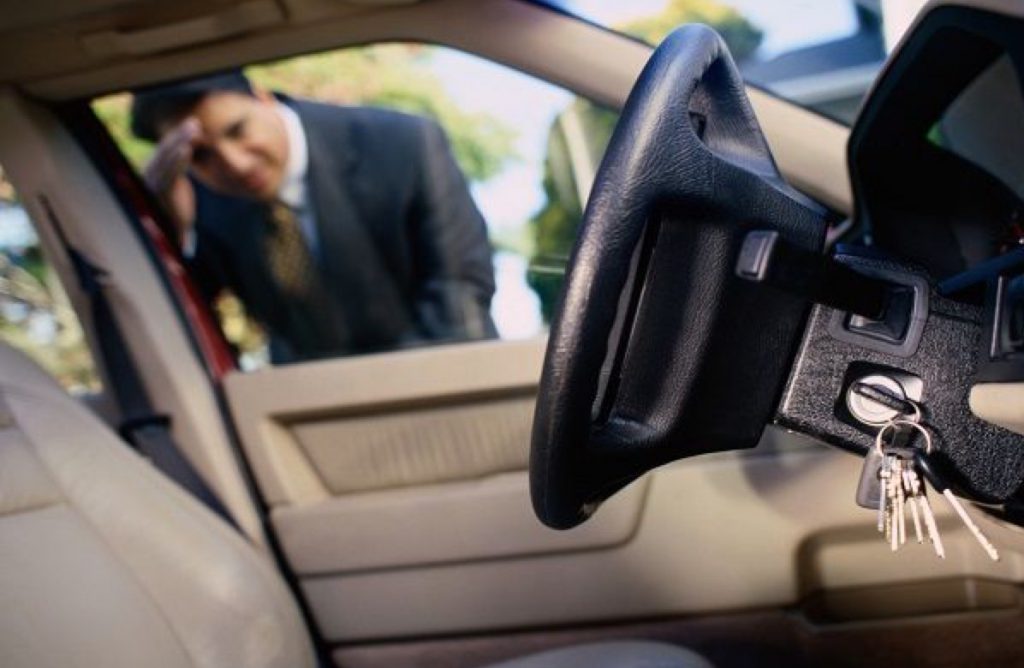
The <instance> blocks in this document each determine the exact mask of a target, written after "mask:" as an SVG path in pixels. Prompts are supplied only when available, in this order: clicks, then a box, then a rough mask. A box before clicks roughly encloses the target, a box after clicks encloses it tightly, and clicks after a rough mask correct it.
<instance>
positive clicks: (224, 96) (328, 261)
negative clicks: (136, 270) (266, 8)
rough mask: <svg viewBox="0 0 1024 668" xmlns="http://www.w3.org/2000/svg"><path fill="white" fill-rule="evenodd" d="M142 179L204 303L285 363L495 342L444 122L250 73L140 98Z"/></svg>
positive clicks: (489, 270)
mask: <svg viewBox="0 0 1024 668" xmlns="http://www.w3.org/2000/svg"><path fill="white" fill-rule="evenodd" d="M132 130H133V132H134V133H135V134H136V135H138V136H139V137H142V138H144V139H149V140H151V141H159V145H158V148H157V151H156V153H155V156H154V158H153V159H152V160H151V162H150V164H149V165H148V166H147V168H146V170H145V174H144V177H145V179H146V181H147V183H148V184H149V185H150V187H151V188H153V190H154V192H156V194H157V196H158V197H159V198H160V199H161V200H162V201H163V203H164V205H165V208H166V209H167V211H168V212H169V215H171V216H172V217H173V218H174V219H175V222H176V223H177V225H178V229H179V230H180V231H181V242H182V250H183V254H184V256H185V258H186V260H187V261H188V265H189V266H190V268H191V269H192V273H193V275H194V277H195V278H196V280H197V281H198V283H199V285H200V287H201V289H202V290H203V291H204V293H205V294H206V296H207V297H208V298H209V299H213V298H215V297H216V296H217V295H218V294H219V293H220V292H221V291H222V290H224V289H229V290H231V291H232V292H234V293H235V294H236V295H237V297H238V298H239V299H240V300H241V301H242V303H243V304H244V305H245V307H246V309H247V310H248V312H249V313H250V315H252V316H253V317H254V318H255V319H256V320H257V321H258V322H260V323H261V324H262V325H263V326H264V327H265V328H267V330H268V331H269V333H270V336H271V359H272V361H274V362H276V363H279V362H290V361H298V360H305V359H315V358H322V357H328V356H334V355H344V354H353V353H362V352H373V351H379V350H387V349H393V348H396V347H408V346H414V345H419V344H423V343H426V342H431V341H455V340H466V339H481V338H488V337H493V336H495V328H494V324H493V322H492V321H491V318H490V315H489V307H490V301H491V296H492V295H493V293H494V276H493V267H492V264H491V247H490V245H489V243H488V240H487V233H486V229H485V225H484V221H483V218H482V217H481V215H480V213H479V211H478V210H477V208H476V206H475V205H474V204H473V201H472V199H471V197H470V195H469V191H468V189H467V185H466V182H465V179H464V177H463V175H462V173H461V171H460V170H459V168H458V166H457V165H456V164H455V161H454V160H453V158H452V155H451V151H450V149H449V146H448V142H447V139H446V138H445V135H444V132H443V131H442V130H441V128H440V127H439V126H438V125H437V124H436V123H434V122H432V121H429V120H426V119H423V118H419V117H415V116H409V115H406V114H400V113H397V112H392V111H385V110H380V109H369V108H355V107H339V106H334V105H326V104H320V103H316V102H311V101H306V100H298V99H291V98H288V97H285V96H280V95H278V96H274V95H271V94H268V93H266V92H264V91H261V90H259V89H256V88H254V87H253V86H252V85H251V84H250V83H249V81H248V80H247V79H245V77H243V76H242V75H241V74H240V73H229V74H223V75H216V76H212V77H206V78H203V79H196V80H192V81H189V82H185V83H182V84H176V85H171V86H164V87H159V88H153V89H148V90H146V91H142V92H140V93H138V94H137V95H136V96H135V98H134V100H133V105H132Z"/></svg>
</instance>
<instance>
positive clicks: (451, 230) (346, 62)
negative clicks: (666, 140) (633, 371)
mask: <svg viewBox="0 0 1024 668" xmlns="http://www.w3.org/2000/svg"><path fill="white" fill-rule="evenodd" d="M244 73H245V75H246V76H247V77H248V79H249V80H250V81H251V82H252V83H253V84H254V85H255V86H256V87H257V88H258V89H260V90H265V91H273V92H275V93H276V94H278V95H279V98H278V102H283V103H284V104H285V105H286V106H290V107H291V108H293V110H295V111H297V112H298V116H299V120H300V123H301V125H302V127H303V128H304V129H305V130H306V138H307V142H308V144H309V145H308V151H307V154H306V164H307V169H308V171H307V173H306V175H307V176H306V182H307V186H308V188H307V190H306V201H307V203H308V204H310V205H311V206H310V207H309V208H311V209H314V211H312V214H311V215H308V214H307V213H304V211H303V210H302V208H301V207H300V208H299V209H294V208H292V209H293V212H294V211H298V215H297V216H296V219H295V220H293V221H291V222H286V223H281V225H284V226H287V227H289V229H293V230H294V231H293V232H292V233H291V235H292V237H294V238H295V239H299V240H301V241H303V242H304V243H303V244H302V246H304V247H305V250H303V249H301V248H298V246H299V244H290V243H288V242H284V241H281V242H280V243H277V242H274V243H277V246H276V250H273V251H268V250H267V243H270V242H268V241H267V240H266V238H268V237H269V236H273V237H274V238H275V239H277V238H278V234H277V233H276V232H274V233H269V232H265V233H263V237H264V238H263V240H262V241H261V240H259V239H258V238H257V237H260V234H257V233H255V232H253V230H254V229H255V227H253V226H255V225H257V223H258V224H259V225H262V226H266V225H267V223H266V222H265V221H257V223H252V225H251V226H249V227H246V226H244V225H243V224H242V223H240V222H239V223H237V224H235V223H233V220H234V219H236V218H237V220H238V221H241V220H243V219H246V220H248V218H246V216H247V215H248V214H247V213H246V212H245V211H244V209H245V207H244V206H241V205H238V206H236V204H238V202H237V201H235V202H234V203H233V204H231V205H230V206H229V205H227V204H224V201H223V199H218V200H217V202H216V203H217V206H215V207H213V206H211V207H207V208H205V209H204V206H205V203H202V204H201V205H200V207H199V208H200V210H204V211H216V212H217V213H216V215H217V216H218V221H216V224H217V225H220V226H221V227H222V228H223V229H221V230H219V231H218V233H217V236H216V237H213V236H209V235H208V236H207V237H204V236H203V234H192V235H186V236H191V237H192V238H186V239H183V240H182V243H183V248H185V250H186V251H188V250H189V246H190V244H192V243H195V242H196V240H197V239H198V246H197V247H196V248H194V250H195V252H196V254H197V256H199V255H200V254H201V253H203V252H206V251H210V250H213V251H216V253H215V255H217V254H219V255H217V257H218V258H219V259H217V260H216V261H215V264H219V266H218V267H214V268H213V269H215V270H216V271H218V272H221V274H222V275H221V276H219V280H220V281H221V282H222V283H224V284H226V285H227V287H228V288H229V289H227V290H222V291H219V293H218V295H217V296H216V298H215V299H213V298H211V301H212V303H213V305H214V307H215V309H216V311H217V313H218V315H219V317H220V320H221V322H222V325H223V329H224V333H225V335H226V337H227V338H228V339H229V341H230V342H231V343H232V344H233V345H234V346H235V347H236V349H237V350H238V352H239V359H240V362H241V365H242V367H243V368H255V367H258V366H261V365H262V364H265V363H266V362H268V361H269V362H274V363H276V362H288V361H300V360H303V359H316V358H323V357H334V356H339V355H347V354H358V353H371V352H382V351H387V350H394V349H401V348H407V347H415V346H418V345H427V344H435V343H453V342H460V341H465V340H475V339H487V338H492V337H494V336H498V337H500V338H503V339H520V338H528V337H532V336H536V335H539V334H542V333H543V332H544V331H545V330H546V327H547V324H548V322H549V321H550V317H551V315H552V312H553V310H554V306H555V302H556V300H557V297H558V292H559V290H560V287H561V283H562V275H563V273H564V270H565V264H566V260H567V258H568V255H569V252H570V249H571V247H572V244H573V242H574V240H575V237H576V233H577V229H578V226H579V222H580V218H581V216H582V210H583V206H584V204H585V202H586V197H587V194H588V191H589V188H590V184H591V182H592V180H593V177H594V172H595V170H596V167H597V164H598V163H599V162H600V159H601V156H602V154H603V152H604V147H605V145H606V143H607V141H608V139H609V137H610V134H611V129H612V127H613V126H614V123H615V119H616V114H615V113H613V112H611V111H609V110H607V109H604V108H602V107H599V106H597V105H595V104H593V103H591V102H589V101H587V100H585V99H582V98H579V97H577V96H575V95H573V94H572V93H570V92H568V91H566V90H564V89H561V88H559V87H556V86H553V85H551V84H548V83H546V82H543V81H541V80H538V79H536V78H534V77H531V76H528V75H525V74H522V73H520V72H517V71H514V70H512V69H510V68H507V67H504V66H501V65H498V64H495V63H493V62H490V61H487V60H484V59H481V58H479V57H476V56H472V55H468V54H465V53H462V52H459V51H455V50H452V49H447V48H444V47H438V46H424V45H417V44H384V45H373V46H368V47H358V48H348V49H342V50H338V51H333V52H329V53H322V54H315V55H310V56H303V57H299V58H292V59H289V60H286V61H281V62H276V63H270V64H265V65H260V66H253V67H248V68H245V70H244ZM203 99H204V100H206V101H209V100H210V99H211V97H209V96H208V97H205V98H203ZM309 101H315V102H316V103H319V104H320V105H329V106H309V105H308V104H307V103H308V102H309ZM132 105H133V98H132V96H131V95H130V94H121V95H114V96H109V97H106V98H103V99H99V100H96V101H94V105H93V107H94V109H95V110H96V112H97V114H98V116H99V117H100V118H101V120H103V121H104V122H105V124H106V125H107V127H108V129H109V130H110V132H111V134H112V136H113V138H114V139H115V140H116V141H117V143H118V144H119V146H120V147H121V149H122V151H123V153H124V154H125V155H126V157H127V158H128V159H129V161H130V162H132V163H133V165H134V166H135V167H136V168H137V169H138V170H139V172H140V173H142V174H143V175H144V176H145V175H146V174H147V167H151V166H152V164H153V163H152V160H153V158H154V144H153V143H152V142H147V141H144V140H141V139H139V138H138V137H137V136H136V134H137V133H133V129H132V121H133V118H135V117H136V116H139V115H140V114H139V111H138V109H139V107H138V103H136V107H135V108H134V112H135V113H134V115H133V107H132ZM337 106H341V107H344V108H345V110H346V111H343V112H341V115H336V112H335V109H336V108H337ZM367 110H385V112H383V115H381V113H377V112H375V111H367ZM391 111H397V112H400V113H401V114H404V116H402V117H395V116H394V115H393V114H390V113H389V112H391ZM345 114H347V116H346V115H345ZM313 117H316V118H315V119H314V120H311V119H313ZM409 119H413V120H411V121H410V120H409ZM421 119H426V120H425V121H423V120H421ZM207 120H208V119H206V117H204V118H203V122H204V123H206V122H207ZM210 122H215V121H210ZM321 125H322V127H321ZM307 126H308V127H307ZM382 127H383V128H384V130H383V131H381V128H382ZM437 127H439V128H440V132H435V130H434V129H433V128H437ZM353 128H357V129H354V130H353ZM136 130H138V128H136ZM350 130H351V131H352V132H353V133H354V134H352V135H350V136H346V137H343V138H342V139H341V140H338V138H337V136H336V134H338V133H340V134H343V135H344V134H346V133H348V132H349V131H350ZM218 131H221V134H220V135H218V138H217V139H216V141H214V142H212V143H211V142H206V135H205V134H204V139H203V142H205V143H203V142H201V143H203V146H202V150H203V151H204V153H203V154H202V155H200V156H199V158H200V159H201V160H202V161H203V162H201V163H197V162H196V159H197V156H196V155H195V154H193V155H192V167H191V168H190V170H191V173H192V174H193V176H194V177H195V178H193V183H196V182H197V179H198V177H196V175H197V174H198V175H199V176H202V175H203V170H207V169H209V170H211V172H215V173H216V174H219V175H220V176H221V177H222V176H224V175H225V174H229V176H232V175H233V176H238V174H235V173H232V172H231V171H230V169H237V170H239V172H240V173H241V177H239V178H238V179H236V180H235V181H234V182H231V180H230V179H226V180H224V181H219V182H211V183H212V186H211V189H212V190H218V189H219V190H218V192H217V194H218V195H222V194H224V193H225V192H228V191H230V190H231V189H232V188H235V192H234V194H233V199H234V200H245V199H246V198H247V197H248V199H250V200H251V199H256V197H255V196H254V195H253V196H250V195H252V193H254V192H255V190H253V191H251V192H245V193H242V195H239V194H238V192H239V189H241V190H242V191H244V190H245V188H246V187H247V186H253V187H257V186H259V185H261V179H262V178H263V176H261V172H260V170H259V168H252V170H251V173H248V172H246V171H245V170H246V169H249V168H250V163H247V162H246V161H247V160H249V159H250V158H252V161H253V163H258V162H259V160H258V158H259V151H258V150H256V151H254V152H251V154H250V155H248V156H247V155H246V154H245V151H244V150H239V151H237V152H235V153H232V151H235V148H237V147H241V146H245V142H246V138H245V136H244V134H245V133H246V132H250V133H256V130H255V129H253V128H245V127H242V128H234V129H233V128H232V127H231V126H230V123H229V124H227V125H225V126H223V128H218ZM204 132H205V130H204ZM232 132H238V133H241V135H240V138H239V139H238V140H237V141H236V140H235V139H234V138H233V137H232V135H231V133H232ZM162 136H163V137H166V136H167V135H166V134H165V135H162ZM339 141H340V143H338V142H339ZM233 143H234V148H233V147H232V144H233ZM253 145H255V146H256V147H257V149H258V148H260V147H261V146H262V145H260V144H259V143H258V142H255V143H254V144H253ZM267 146H271V145H270V144H269V143H268V144H267ZM387 147H392V148H387ZM421 149H422V150H421ZM393 152H399V153H401V155H393V154H392V153H393ZM266 153H267V154H272V153H273V149H272V147H271V148H268V150H267V151H266ZM288 155H291V154H290V153H289V154H288ZM253 156H255V157H253ZM356 156H358V157H356ZM217 161H220V163H219V166H218V162H217ZM231 161H237V164H232V163H231ZM284 163H287V159H285V160H284ZM325 165H326V166H325ZM285 167H287V164H286V165H285ZM229 168H230V169H229ZM266 171H267V173H269V172H270V170H266ZM282 172H287V169H284V168H283V169H282ZM314 172H315V173H316V176H314ZM327 172H329V173H330V174H331V178H330V179H325V178H324V174H325V173H327ZM217 178H220V177H217ZM247 179H248V180H247ZM284 183H287V181H284ZM197 187H198V188H199V189H200V190H202V189H203V188H205V187H206V182H205V181H203V182H199V183H198V186H197ZM336 190H342V191H344V193H343V194H344V196H342V197H337V196H336V195H337V194H338V193H337V192H335V191H336ZM287 192H288V190H287V188H286V187H284V186H283V187H282V188H280V189H278V190H276V191H275V193H276V194H275V195H274V197H275V198H276V197H278V196H279V195H282V193H287ZM210 199H211V201H212V200H213V199H214V198H210ZM324 202H327V204H324ZM317 207H320V208H322V209H326V210H328V211H327V213H326V214H325V213H324V211H317V210H315V209H316V208H317ZM290 208H291V207H290ZM470 209H475V210H476V211H478V214H477V213H474V212H473V211H471V210H470ZM198 218H202V215H199V216H198ZM339 218H340V219H339ZM479 218H482V220H483V221H484V223H485V225H486V238H484V236H483V235H482V234H481V235H479V237H478V236H477V234H476V232H475V231H474V225H475V223H474V221H475V220H478V219H479ZM250 222H251V221H250ZM209 223H210V221H208V220H200V222H199V225H202V224H209ZM232 225H235V226H234V227H232ZM239 225H241V227H239ZM275 225H278V223H272V224H270V226H271V228H273V229H274V230H277V229H283V228H282V227H279V226H278V227H275ZM211 227H212V226H211ZM226 230H227V231H226ZM230 230H235V232H231V231H230ZM238 230H242V231H241V232H238ZM204 239H205V242H206V249H205V251H204V250H203V249H202V248H200V247H199V246H202V245H203V243H204ZM487 243H489V244H490V246H491V248H492V249H493V254H491V251H490V250H488V249H486V248H485V247H484V248H482V247H481V244H484V245H485V246H486V244H487ZM289 248H295V249H296V250H294V251H291V250H288V249H289ZM293 252H294V253H298V254H299V255H301V256H303V257H304V256H305V255H306V254H308V255H309V257H310V258H312V259H311V260H310V261H311V262H312V263H314V264H315V266H317V267H318V270H317V271H316V272H313V273H314V274H316V275H315V276H312V279H313V280H314V282H319V284H320V285H318V286H314V290H313V291H314V292H316V291H319V293H320V294H319V296H308V295H309V292H308V286H307V288H303V287H301V286H302V285H303V284H304V283H306V282H307V281H308V279H309V278H310V276H308V275H307V276H305V278H303V277H302V276H292V277H291V278H288V279H287V280H286V281H284V279H281V278H280V277H279V276H278V274H275V273H274V268H273V266H271V265H274V264H275V263H277V264H281V265H284V266H290V265H289V263H288V262H285V261H281V262H279V261H278V260H277V259H275V258H278V257H279V256H285V257H291V256H292V255H293ZM262 255H265V256H266V257H264V258H263V259H262V260H260V259H258V258H257V256H262ZM229 256H230V257H229ZM296 257H298V255H297V256H296ZM488 258H491V260H490V262H488ZM293 264H294V263H293ZM300 264H301V263H300ZM488 265H490V266H488ZM197 266H198V265H197ZM439 267H440V268H439ZM209 270H210V267H205V268H203V269H202V271H209ZM202 271H197V272H196V274H195V277H197V278H199V279H204V276H203V275H202ZM300 273H301V272H300ZM283 275H284V274H281V276H283ZM257 277H259V280H257ZM467 277H469V278H467ZM204 280H205V279H204ZM261 281H262V283H261ZM282 281H284V282H282ZM474 281H475V283H474ZM489 281H490V282H493V296H491V297H490V299H489V307H488V308H487V310H486V312H485V313H484V316H486V317H484V316H480V315H479V314H477V315H474V313H475V312H476V311H478V310H479V305H480V304H481V303H486V302H487V298H486V294H484V296H483V297H481V294H483V293H489V292H490V290H491V289H492V288H489V287H487V286H486V285H485V286H484V287H483V288H479V287H476V288H474V287H470V289H464V288H465V285H460V282H462V283H463V284H473V285H476V286H479V285H483V284H486V283H487V282H489ZM285 283H293V284H294V285H299V286H300V287H299V288H296V292H294V293H292V294H293V295H299V296H298V297H297V298H292V299H287V298H283V299H276V300H275V303H273V304H269V303H267V302H268V301H270V300H269V299H268V295H269V293H270V292H275V291H276V292H279V293H281V294H284V293H286V292H287V291H281V290H277V289H276V288H267V290H264V291H261V290H260V287H259V286H260V285H269V286H273V285H278V286H279V285H284V284H285ZM235 287H237V289H230V288H235ZM325 293H328V294H329V295H333V294H337V295H343V296H340V297H338V298H339V299H342V300H345V303H344V304H343V307H344V309H345V312H344V313H343V314H341V316H340V317H338V318H332V317H331V314H330V313H328V314H326V315H325V314H324V311H328V310H330V309H328V308H321V306H322V305H323V304H324V303H325V302H324V301H323V300H325V299H326V300H329V299H331V298H332V297H331V296H328V297H324V296H323V295H324V294H325ZM353 295H358V297H353ZM318 300H319V301H318ZM297 302H305V305H304V306H303V305H298V304H297ZM353 302H358V303H353ZM399 305H404V306H399ZM285 311H287V313H285ZM309 312H317V313H319V314H320V316H318V317H321V321H320V322H314V323H311V324H310V323H307V322H305V320H304V319H305V318H306V315H305V314H308V313H309ZM453 314H454V315H453ZM453 321H455V322H456V323H457V324H456V325H455V326H452V325H451V323H452V322H453ZM307 325H308V327H307ZM304 327H307V329H316V328H317V327H320V328H321V329H327V330H330V331H332V332H341V333H340V334H339V340H341V341H342V342H341V343H338V342H337V341H333V340H332V341H328V342H327V343H322V342H320V341H317V340H316V338H315V336H312V335H311V336H309V337H308V338H306V339H303V338H302V337H303V336H304V335H305V334H308V331H303V328H304ZM289 328H291V329H289ZM284 330H287V334H288V336H287V337H282V336H278V333H279V332H281V331H284ZM345 330H348V331H345ZM381 331H382V332H384V334H383V335H381V336H380V337H379V340H377V341H374V340H372V338H373V336H376V333H377V332H381ZM286 338H287V339H290V340H286V341H281V339H286ZM332 346H333V347H332Z"/></svg>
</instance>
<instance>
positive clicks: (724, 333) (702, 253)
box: [530, 25, 825, 528]
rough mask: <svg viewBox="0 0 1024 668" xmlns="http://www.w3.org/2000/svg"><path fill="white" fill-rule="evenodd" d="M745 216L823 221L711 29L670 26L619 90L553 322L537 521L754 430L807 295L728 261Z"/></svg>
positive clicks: (794, 337)
mask: <svg viewBox="0 0 1024 668" xmlns="http://www.w3.org/2000/svg"><path fill="white" fill-rule="evenodd" d="M752 230H772V231H776V232H778V234H779V235H780V237H781V238H783V239H785V240H786V241H788V242H790V243H792V244H795V245H796V246H798V247H801V248H804V249H806V250H811V251H816V252H818V251H820V250H821V248H822V246H823V243H824V231H825V224H824V222H823V216H822V212H821V211H820V209H819V208H818V207H817V206H816V205H815V204H813V203H812V202H810V201H809V200H807V199H806V198H805V197H803V196H802V195H800V194H799V193H797V192H796V191H794V190H792V189H791V188H790V187H788V186H787V185H786V184H785V183H784V182H783V180H782V179H781V177H780V176H779V173H778V170H777V168H776V166H775V163H774V160H773V159H772V156H771V153H770V152H769V149H768V145H767V142H766V141H765V138H764V136H763V135H762V134H761V130H760V128H759V126H758V123H757V120H756V118H755V117H754V114H753V112H752V110H751V107H750V103H749V101H748V99H747V97H746V93H745V88H744V84H743V81H742V79H741V77H740V75H739V74H738V72H737V70H736V66H735V64H734V63H733V61H732V58H731V57H730V55H729V53H728V50H727V48H726V46H725V44H724V42H723V41H722V39H721V38H720V37H719V36H718V35H717V34H716V33H715V32H714V31H713V30H711V29H710V28H707V27H705V26H700V25H691V26H686V27H683V28H680V29H679V30H677V31H676V32H674V33H673V34H672V35H670V36H669V37H668V38H667V39H666V40H665V41H664V43H662V45H661V46H660V47H658V49H657V50H656V51H655V52H654V54H653V56H652V57H651V60H650V61H649V63H648V64H647V66H646V68H645V69H644V71H643V73H642V74H641V75H640V78H639V79H638V81H637V83H636V85H635V86H634V88H633V91H632V93H631V94H630V96H629V99H628V101H627V102H626V105H625V108H624V109H623V112H622V116H621V118H620V120H619V123H618V126H617V127H616V130H615V133H614V135H613V137H612V139H611V142H610V144H609V147H608V150H607V152H606V154H605V157H604V161H603V163H602V165H601V168H600V170H599V171H598V174H597V178H596V181H595V183H594V187H593V190H592V192H591V196H590V200H589V202H588V204H587V209H586V212H585V214H584V221H583V226H582V231H581V234H580V236H579V239H578V241H577V245H576V248H575V250H574V251H573V255H572V258H571V260H570V266H569V269H568V272H567V276H566V284H565V292H564V295H563V297H562V304H561V308H560V309H559V312H558V314H557V316H556V318H555V321H554V323H553V325H552V330H551V334H550V339H549V342H548V349H547V358H546V360H545V364H544V370H543V375H542V379H541V385H540V393H539V397H538V404H537V411H536V415H535V422H534V429H533V446H532V454H531V463H530V472H531V493H532V497H533V504H534V509H535V511H536V513H537V515H538V516H539V518H540V519H541V520H542V521H543V522H544V523H545V524H547V525H549V526H552V527H555V528H569V527H572V526H575V525H577V524H579V523H580V522H582V521H583V520H585V519H586V518H587V517H589V516H590V514H591V513H592V512H593V511H594V510H595V509H596V507H597V505H598V504H599V503H600V502H601V501H603V500H604V499H606V498H607V497H608V496H610V495H611V494H612V493H614V492H615V491H617V490H619V489H620V488H622V487H623V486H625V485H626V484H628V483H629V482H631V481H632V480H634V479H636V478H637V477H638V476H639V475H641V474H642V473H644V472H645V471H647V470H650V469H651V468H654V467H655V466H659V465H661V464H664V463H666V462H669V461H672V460H674V459H678V458H680V457H685V456H690V455H694V454H700V453H706V452H713V451H720V450H727V449H736V448H744V447H752V446H753V445H755V444H756V443H757V440H758V438H759V437H760V435H761V432H762V431H763V429H764V426H765V424H766V423H767V422H768V421H769V420H770V419H771V417H772V414H773V409H774V407H775V402H776V401H777V398H778V396H779V393H780V391H781V389H782V386H783V384H784V382H785V380H786V377H787V373H788V371H789V366H790V361H791V359H792V356H793V352H794V350H795V347H796V345H797V343H798V337H799V335H800V333H801V331H802V327H803V319H804V318H805V316H806V312H807V308H808V304H807V302H806V301H804V300H802V299H800V298H798V297H795V296H792V295H789V294H786V293H784V292H781V291H778V290H774V289H771V288H768V287H765V286H763V285H758V284H753V283H749V282H745V281H742V280H740V279H738V278H737V277H736V276H735V275H734V266H735V264H736V256H737V254H738V252H739V248H740V246H741V243H742V240H743V238H744V236H745V235H746V233H747V232H749V231H752Z"/></svg>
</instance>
